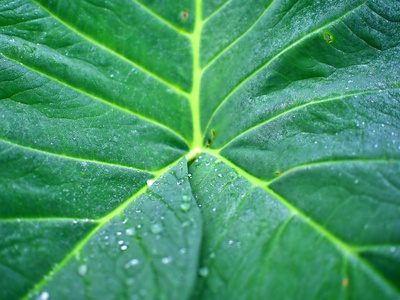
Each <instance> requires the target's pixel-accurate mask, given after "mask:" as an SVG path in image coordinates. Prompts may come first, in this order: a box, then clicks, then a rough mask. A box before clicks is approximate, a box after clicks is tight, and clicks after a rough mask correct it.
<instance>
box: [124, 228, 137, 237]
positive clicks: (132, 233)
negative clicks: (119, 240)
mask: <svg viewBox="0 0 400 300" xmlns="http://www.w3.org/2000/svg"><path fill="white" fill-rule="evenodd" d="M125 233H126V235H129V236H132V235H134V234H135V228H128V229H127V230H125Z"/></svg>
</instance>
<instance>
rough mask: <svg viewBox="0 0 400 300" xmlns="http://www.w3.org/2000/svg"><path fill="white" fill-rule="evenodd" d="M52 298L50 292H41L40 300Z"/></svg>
mask: <svg viewBox="0 0 400 300" xmlns="http://www.w3.org/2000/svg"><path fill="white" fill-rule="evenodd" d="M48 299H50V294H49V292H46V291H43V292H41V293H40V295H39V298H38V300H48Z"/></svg>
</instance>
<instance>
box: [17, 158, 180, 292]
mask: <svg viewBox="0 0 400 300" xmlns="http://www.w3.org/2000/svg"><path fill="white" fill-rule="evenodd" d="M181 159H182V157H180V158H179V159H177V160H176V161H174V162H173V163H171V164H170V165H168V166H166V167H164V168H163V169H161V170H159V171H158V172H157V175H156V177H155V178H154V180H158V179H159V178H160V177H161V176H162V175H163V174H164V173H165V172H167V171H168V170H169V168H170V167H171V166H173V165H175V164H176V163H178V162H179V161H180V160H181ZM146 190H147V186H146V185H145V186H143V187H142V188H141V189H140V190H138V191H137V192H136V193H135V194H133V195H132V196H131V197H129V198H128V199H127V200H126V201H124V202H123V203H122V204H121V205H119V206H118V207H116V208H115V209H114V210H112V211H111V212H110V213H109V214H107V215H106V216H104V217H103V218H101V219H98V222H99V223H98V225H97V226H96V227H95V228H94V229H93V230H92V231H90V232H89V233H88V234H87V235H86V236H85V237H84V238H83V239H82V240H81V241H80V242H79V243H77V244H76V246H75V247H74V248H73V249H72V250H71V251H70V252H69V253H68V254H67V255H66V256H65V257H64V259H63V260H61V262H59V263H58V264H57V265H56V266H55V267H54V268H53V269H52V270H51V271H50V272H49V273H48V274H46V275H45V276H44V277H43V278H42V279H41V280H40V281H39V282H38V283H37V284H36V285H35V286H34V287H33V288H32V289H31V290H30V291H28V292H27V293H26V294H25V296H23V297H22V298H21V299H24V300H28V299H29V295H33V294H35V293H36V292H38V291H40V290H41V288H42V287H43V286H44V285H45V284H46V283H47V282H48V281H49V280H51V279H52V278H53V276H54V275H55V274H57V273H58V272H59V271H60V270H61V269H62V268H63V267H64V266H65V265H66V264H67V263H68V262H69V261H70V260H71V258H73V257H75V256H76V255H77V254H78V253H79V251H81V249H82V248H83V247H84V246H85V245H86V243H87V242H88V241H89V240H90V239H91V238H92V237H93V236H94V235H95V234H96V233H97V232H98V231H99V230H100V229H101V228H102V227H103V226H105V225H106V224H107V223H108V222H109V221H110V220H111V219H113V218H114V217H116V216H118V215H120V214H121V213H122V211H123V210H124V209H125V208H126V207H127V206H128V205H129V204H131V203H132V202H133V201H135V199H136V198H138V197H139V196H140V195H142V194H144V193H145V192H146Z"/></svg>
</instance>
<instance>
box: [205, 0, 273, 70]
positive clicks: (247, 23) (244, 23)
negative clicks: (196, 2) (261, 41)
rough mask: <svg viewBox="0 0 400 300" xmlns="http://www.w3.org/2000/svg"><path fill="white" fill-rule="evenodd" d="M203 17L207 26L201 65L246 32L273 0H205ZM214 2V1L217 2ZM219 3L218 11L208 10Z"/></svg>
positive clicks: (211, 59) (209, 60) (208, 61)
mask: <svg viewBox="0 0 400 300" xmlns="http://www.w3.org/2000/svg"><path fill="white" fill-rule="evenodd" d="M204 2H205V3H203V14H204V15H203V17H204V18H205V23H204V28H203V32H202V36H201V53H202V55H201V58H200V66H201V67H204V66H205V65H207V63H210V62H211V61H213V59H214V58H215V57H216V56H218V55H220V54H221V52H223V51H224V49H225V48H227V47H229V46H230V45H231V44H232V43H234V41H235V40H236V39H237V38H238V37H239V36H241V35H244V34H245V33H246V31H248V29H249V28H251V27H252V25H253V24H255V23H256V22H257V19H258V18H259V17H261V16H262V15H263V13H264V12H265V10H266V9H267V8H268V7H269V6H270V5H271V3H272V2H273V1H272V0H268V1H265V0H248V1H238V0H231V1H222V2H223V3H222V4H221V3H217V2H221V1H218V0H217V1H204ZM213 2H214V3H213ZM216 5H219V6H218V7H217V8H216V9H217V12H214V13H212V14H211V15H209V14H208V10H209V9H210V8H211V7H213V6H216Z"/></svg>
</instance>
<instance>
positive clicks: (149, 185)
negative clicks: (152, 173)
mask: <svg viewBox="0 0 400 300" xmlns="http://www.w3.org/2000/svg"><path fill="white" fill-rule="evenodd" d="M154 182H155V180H152V179H149V180H147V186H148V187H151V186H152V185H153V183H154Z"/></svg>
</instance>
